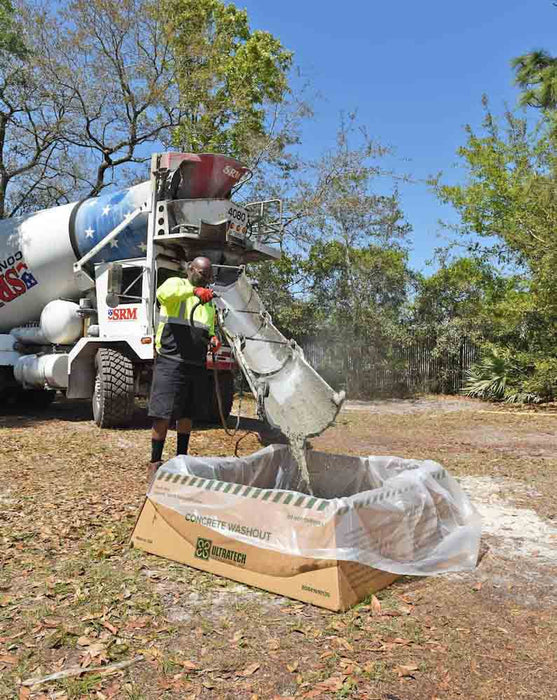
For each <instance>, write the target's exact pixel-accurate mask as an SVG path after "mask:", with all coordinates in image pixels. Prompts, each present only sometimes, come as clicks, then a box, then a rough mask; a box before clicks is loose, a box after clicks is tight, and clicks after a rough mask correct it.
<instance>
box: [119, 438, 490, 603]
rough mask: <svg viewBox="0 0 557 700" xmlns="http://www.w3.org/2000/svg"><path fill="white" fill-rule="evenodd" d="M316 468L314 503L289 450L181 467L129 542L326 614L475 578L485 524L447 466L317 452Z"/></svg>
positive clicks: (160, 483)
mask: <svg viewBox="0 0 557 700" xmlns="http://www.w3.org/2000/svg"><path fill="white" fill-rule="evenodd" d="M308 468H309V473H310V477H311V483H312V487H313V492H314V495H308V494H304V493H300V492H296V491H294V490H292V488H291V487H292V485H293V484H296V483H297V479H298V471H297V465H296V463H295V461H294V459H293V458H292V455H291V453H290V450H289V448H288V447H287V446H285V445H271V446H269V447H266V448H264V449H262V450H259V451H258V452H256V453H254V454H252V455H250V456H248V457H243V458H230V457H207V458H202V457H192V456H188V457H184V456H181V457H175V458H173V459H171V460H169V461H168V462H166V463H165V464H164V465H163V466H162V467H161V469H160V470H159V472H158V474H157V478H156V479H155V480H154V482H153V483H152V484H151V486H150V488H149V490H148V493H147V496H146V498H145V502H144V504H143V507H142V509H141V512H140V514H139V517H138V520H137V523H136V525H135V529H134V532H133V535H132V543H133V545H134V546H135V547H138V548H140V549H143V550H145V551H146V552H150V553H152V554H156V555H160V556H163V557H166V558H168V559H172V560H174V561H177V562H181V563H183V564H187V565H188V566H192V567H195V568H197V569H201V570H203V571H208V572H211V573H214V574H217V575H219V576H224V577H226V578H229V579H233V580H235V581H239V582H240V583H244V584H248V585H250V586H256V587H258V588H262V589H265V590H267V591H271V592H273V593H278V594H281V595H284V596H287V597H290V598H295V599H297V600H301V601H304V602H307V603H312V604H314V605H318V606H321V607H324V608H329V609H330V610H346V609H348V608H350V607H351V606H353V605H355V604H356V603H358V602H360V601H361V600H363V599H364V598H365V597H367V596H368V595H369V594H371V593H373V592H375V591H378V590H380V589H382V588H385V587H386V586H388V585H389V584H390V583H392V582H393V581H394V580H395V579H396V578H398V577H399V576H400V575H404V574H409V575H435V574H440V573H444V572H447V571H461V570H468V569H473V568H474V567H475V565H476V561H477V555H478V548H479V538H480V521H479V517H478V515H477V513H476V511H475V510H474V508H473V507H472V505H471V504H470V502H469V500H468V498H467V497H466V495H465V494H464V493H463V492H462V490H461V489H460V487H459V486H458V484H457V482H456V481H455V480H454V479H453V478H452V477H451V476H450V475H449V474H448V473H447V471H446V470H445V469H443V467H441V466H440V465H439V464H437V463H435V462H431V461H427V460H426V461H417V460H405V459H401V458H398V457H352V456H347V455H332V454H327V453H323V452H318V451H314V450H310V451H308ZM289 487H290V488H289Z"/></svg>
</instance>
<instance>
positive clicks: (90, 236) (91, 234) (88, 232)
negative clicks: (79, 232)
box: [85, 228, 95, 238]
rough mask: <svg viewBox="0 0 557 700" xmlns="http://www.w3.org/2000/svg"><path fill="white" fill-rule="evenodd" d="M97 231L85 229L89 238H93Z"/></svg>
mask: <svg viewBox="0 0 557 700" xmlns="http://www.w3.org/2000/svg"><path fill="white" fill-rule="evenodd" d="M94 233H95V231H94V230H93V229H92V228H88V229H85V235H86V237H87V238H93V235H94Z"/></svg>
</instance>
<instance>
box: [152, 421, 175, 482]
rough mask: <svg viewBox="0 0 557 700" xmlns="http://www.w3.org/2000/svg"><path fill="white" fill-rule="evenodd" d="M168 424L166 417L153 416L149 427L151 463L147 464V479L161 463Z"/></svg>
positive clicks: (153, 474)
mask: <svg viewBox="0 0 557 700" xmlns="http://www.w3.org/2000/svg"><path fill="white" fill-rule="evenodd" d="M169 424H170V421H169V420H167V419H166V418H155V419H154V420H153V428H152V429H151V463H150V464H149V472H148V479H149V481H151V479H152V478H153V477H154V476H155V473H156V471H157V469H158V468H159V467H160V465H161V463H162V451H163V449H164V441H165V440H166V434H167V432H168V426H169Z"/></svg>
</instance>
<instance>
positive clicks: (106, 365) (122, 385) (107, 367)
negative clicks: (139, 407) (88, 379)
mask: <svg viewBox="0 0 557 700" xmlns="http://www.w3.org/2000/svg"><path fill="white" fill-rule="evenodd" d="M95 366H96V369H97V374H96V377H95V390H94V392H93V401H92V403H93V418H94V419H95V423H96V424H97V425H98V426H99V428H126V427H128V426H129V425H130V423H131V420H132V417H133V409H134V381H133V364H132V361H131V360H130V359H129V358H128V357H126V356H125V355H123V354H122V353H121V352H119V351H118V350H112V349H111V348H101V349H100V350H98V351H97V355H96V358H95Z"/></svg>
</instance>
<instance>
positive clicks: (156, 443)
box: [151, 440, 164, 462]
mask: <svg viewBox="0 0 557 700" xmlns="http://www.w3.org/2000/svg"><path fill="white" fill-rule="evenodd" d="M163 448H164V440H151V462H160V461H161V459H162V450H163Z"/></svg>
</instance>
